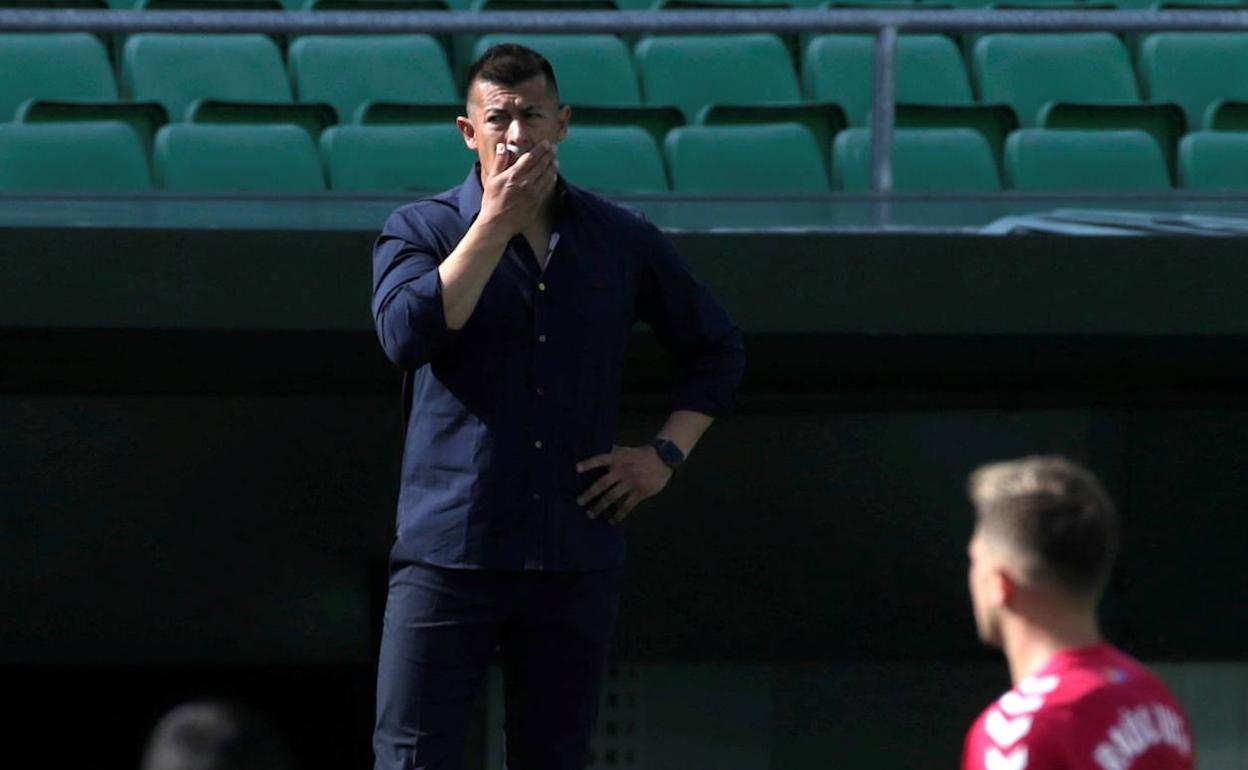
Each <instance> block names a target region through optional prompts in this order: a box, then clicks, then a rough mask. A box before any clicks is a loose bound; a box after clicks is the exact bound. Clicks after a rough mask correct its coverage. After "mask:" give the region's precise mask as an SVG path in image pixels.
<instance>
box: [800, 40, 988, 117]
mask: <svg viewBox="0 0 1248 770" xmlns="http://www.w3.org/2000/svg"><path fill="white" fill-rule="evenodd" d="M896 72H897V84H896V98H897V101H898V102H914V103H920V104H970V103H971V102H972V101H973V100H974V97H973V96H972V95H971V84H970V81H969V80H968V78H967V74H966V67H965V65H963V63H962V55H961V54H960V53H959V51H958V46H957V44H956V43H954V42H953V40H951V39H950V38H948V37H945V36H943V35H903V36H901V37H900V38H898V41H897V70H896ZM874 73H875V38H874V37H872V36H870V35H819V36H818V37H814V38H812V39H811V40H810V42H809V43H807V44H806V49H805V53H804V55H803V58H802V83H803V87H804V89H805V94H806V96H807V97H808V98H811V99H814V100H816V101H821V102H822V101H829V102H835V103H837V104H839V105H841V106H842V107H844V108H845V113H846V115H847V116H848V117H849V123H850V125H851V126H865V125H866V123H867V117H868V116H869V114H870V112H871V93H872V86H873V80H874Z"/></svg>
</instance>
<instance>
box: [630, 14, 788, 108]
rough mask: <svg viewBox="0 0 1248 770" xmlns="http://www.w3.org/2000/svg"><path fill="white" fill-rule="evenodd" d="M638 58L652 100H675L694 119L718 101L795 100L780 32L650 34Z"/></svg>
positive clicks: (647, 96)
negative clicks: (688, 34)
mask: <svg viewBox="0 0 1248 770" xmlns="http://www.w3.org/2000/svg"><path fill="white" fill-rule="evenodd" d="M635 54H636V60H637V69H638V73H639V74H640V76H641V89H642V95H643V98H644V99H645V100H646V103H647V104H653V105H674V106H676V107H678V108H679V109H680V110H681V111H682V112H683V113H684V115H685V120H686V122H694V121H695V120H696V119H697V117H698V113H699V112H701V111H702V110H703V109H705V108H706V107H708V106H710V105H713V104H734V105H741V104H795V103H798V102H800V101H801V90H800V88H799V87H798V83H797V74H796V73H795V72H794V70H793V60H792V58H791V57H790V55H789V52H788V49H786V48H785V45H784V43H783V42H781V40H780V38H779V37H777V36H775V35H763V34H759V35H719V36H714V35H693V36H685V37H680V36H670V37H647V38H645V39H644V40H642V41H641V42H639V43H638V44H637V48H636V52H635Z"/></svg>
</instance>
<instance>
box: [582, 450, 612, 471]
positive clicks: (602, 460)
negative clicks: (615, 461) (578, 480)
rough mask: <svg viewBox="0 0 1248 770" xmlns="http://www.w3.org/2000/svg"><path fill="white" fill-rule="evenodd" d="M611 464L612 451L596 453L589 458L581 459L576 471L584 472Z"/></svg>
mask: <svg viewBox="0 0 1248 770" xmlns="http://www.w3.org/2000/svg"><path fill="white" fill-rule="evenodd" d="M610 464H611V453H610V452H608V453H606V454H603V455H594V456H593V457H591V458H589V459H588V460H581V461H580V462H579V463H577V464H576V472H577V473H584V472H585V471H592V470H593V469H594V468H605V467H607V466H608V465H610Z"/></svg>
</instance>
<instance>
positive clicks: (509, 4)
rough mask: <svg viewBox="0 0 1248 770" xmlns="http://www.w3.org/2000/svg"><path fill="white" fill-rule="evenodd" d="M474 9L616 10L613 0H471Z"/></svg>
mask: <svg viewBox="0 0 1248 770" xmlns="http://www.w3.org/2000/svg"><path fill="white" fill-rule="evenodd" d="M472 9H473V10H474V11H618V10H620V6H619V4H618V3H616V2H615V0H472Z"/></svg>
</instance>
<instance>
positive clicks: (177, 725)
mask: <svg viewBox="0 0 1248 770" xmlns="http://www.w3.org/2000/svg"><path fill="white" fill-rule="evenodd" d="M291 767H292V763H291V760H290V755H289V754H288V752H287V750H286V745H285V743H284V742H283V741H282V740H281V738H280V737H279V736H278V734H277V733H276V732H275V731H274V730H273V728H272V727H270V726H269V724H268V723H267V722H265V721H264V719H263V718H261V717H260V715H259V714H257V713H255V712H254V711H252V710H251V709H249V708H247V707H245V706H243V705H241V704H237V703H229V702H225V701H213V700H203V701H191V702H189V703H183V704H182V705H180V706H178V707H176V708H174V709H173V710H171V711H169V712H168V713H167V714H165V716H163V717H162V718H161V719H160V721H159V722H157V723H156V727H155V728H153V730H152V735H151V738H150V739H149V740H148V744H147V750H146V752H144V755H143V766H142V770H290V769H291Z"/></svg>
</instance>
